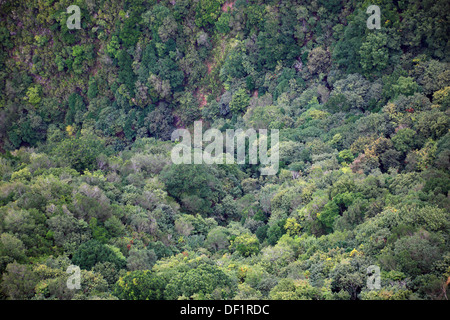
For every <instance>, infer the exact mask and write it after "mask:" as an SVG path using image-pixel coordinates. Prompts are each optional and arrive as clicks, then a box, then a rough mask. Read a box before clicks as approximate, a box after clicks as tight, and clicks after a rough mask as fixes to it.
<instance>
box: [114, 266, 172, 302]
mask: <svg viewBox="0 0 450 320" xmlns="http://www.w3.org/2000/svg"><path fill="white" fill-rule="evenodd" d="M165 286H166V283H165V282H164V280H163V279H162V278H161V277H159V276H158V275H156V274H154V273H152V272H151V271H149V270H144V271H140V270H139V271H133V272H127V274H126V275H124V276H122V277H120V278H119V280H118V281H117V282H116V284H115V287H114V295H115V296H117V297H118V298H119V299H122V300H163V299H164V298H165V294H164V288H165Z"/></svg>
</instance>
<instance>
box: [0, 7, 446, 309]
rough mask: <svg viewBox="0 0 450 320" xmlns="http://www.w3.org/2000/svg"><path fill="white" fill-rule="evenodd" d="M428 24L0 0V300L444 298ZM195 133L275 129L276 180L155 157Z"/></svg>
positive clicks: (343, 11)
mask: <svg viewBox="0 0 450 320" xmlns="http://www.w3.org/2000/svg"><path fill="white" fill-rule="evenodd" d="M70 5H77V6H79V7H80V9H81V28H80V29H74V30H69V29H68V28H67V25H66V21H67V18H68V17H69V16H70V14H67V13H66V9H67V7H69V6H70ZM369 5H378V6H379V7H380V9H381V29H373V30H371V29H368V28H367V25H366V21H367V19H368V17H369V14H367V13H366V9H367V7H368V6H369ZM448 12H450V2H448V1H445V0H438V1H431V0H428V1H408V0H405V1H387V0H376V1H375V0H374V1H346V0H344V1H337V0H332V1H327V0H312V1H311V0H305V1H300V0H299V1H294V0H289V1H287V0H280V1H260V0H248V1H247V0H237V1H235V2H231V1H227V2H226V1H224V0H197V1H189V0H173V1H168V0H161V1H156V0H149V1H145V0H137V1H110V0H98V1H94V0H86V1H81V0H80V1H78V0H77V1H67V0H62V1H55V0H30V1H8V0H4V1H0V47H1V50H0V151H1V152H0V178H1V180H0V274H1V285H0V297H1V298H2V299H94V298H101V299H180V298H181V299H188V298H193V299H386V300H388V299H446V298H448V295H449V293H450V290H449V289H448V285H449V284H450V250H449V248H450V238H449V230H450V214H449V208H450V202H449V188H450V172H449V169H450V168H449V167H450V133H449V124H450V120H449V110H450V109H449V104H450V68H449V65H450V62H449V53H450V50H449V49H450V43H449V34H450V24H449V18H448ZM196 120H202V122H203V127H204V129H208V128H217V129H219V130H221V131H225V130H226V129H244V130H245V129H249V128H253V129H255V130H257V129H269V130H270V129H278V130H279V132H280V143H279V153H280V170H279V172H278V174H277V175H275V176H261V175H260V171H259V169H260V166H258V165H250V164H246V165H238V164H234V165H225V164H223V165H222V164H220V165H187V164H186V165H175V164H172V162H171V156H170V153H171V150H172V147H173V146H174V143H173V142H172V141H170V138H171V134H172V132H173V131H174V130H175V129H177V128H188V129H190V130H192V128H193V122H194V121H196ZM69 265H76V266H79V267H80V268H81V289H79V290H72V289H69V288H68V287H67V280H68V278H69V276H70V274H68V273H66V270H67V268H68V266H69ZM369 266H378V267H379V268H380V271H381V289H376V290H371V289H370V288H368V287H367V278H368V274H367V269H368V267H369Z"/></svg>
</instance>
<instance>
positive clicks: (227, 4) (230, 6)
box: [222, 1, 236, 12]
mask: <svg viewBox="0 0 450 320" xmlns="http://www.w3.org/2000/svg"><path fill="white" fill-rule="evenodd" d="M235 2H236V1H233V2H225V3H224V4H223V6H222V11H223V12H227V11H228V8H230V11H231V10H233V5H234V3H235Z"/></svg>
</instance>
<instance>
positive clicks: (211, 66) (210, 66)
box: [206, 62, 213, 74]
mask: <svg viewBox="0 0 450 320" xmlns="http://www.w3.org/2000/svg"><path fill="white" fill-rule="evenodd" d="M206 66H207V67H208V74H211V71H212V69H213V65H212V64H211V63H210V62H207V63H206Z"/></svg>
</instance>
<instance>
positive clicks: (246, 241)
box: [230, 234, 259, 257]
mask: <svg viewBox="0 0 450 320" xmlns="http://www.w3.org/2000/svg"><path fill="white" fill-rule="evenodd" d="M230 249H231V250H234V251H236V252H238V253H239V254H240V255H242V256H244V257H249V256H251V255H254V254H258V252H259V241H258V238H257V237H256V236H255V235H253V234H252V235H250V234H243V235H240V236H237V237H236V238H235V239H234V240H233V241H232V242H231V245H230Z"/></svg>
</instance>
